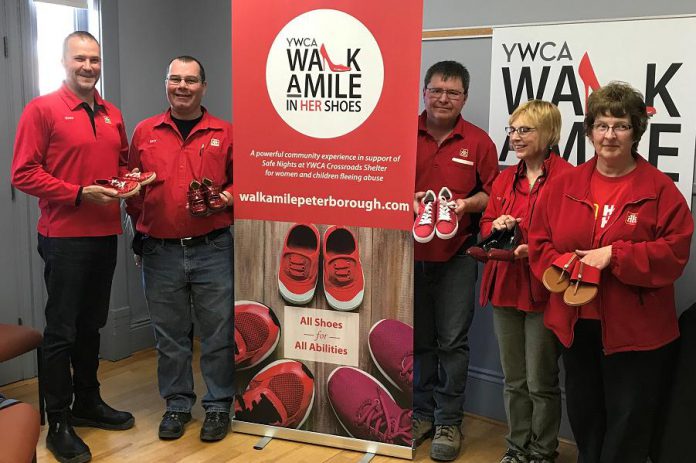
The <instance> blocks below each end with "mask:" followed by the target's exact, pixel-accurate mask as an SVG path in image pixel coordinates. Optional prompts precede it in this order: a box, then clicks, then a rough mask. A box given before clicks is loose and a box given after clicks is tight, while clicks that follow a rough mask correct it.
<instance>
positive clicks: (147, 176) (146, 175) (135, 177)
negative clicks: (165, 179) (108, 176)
mask: <svg viewBox="0 0 696 463" xmlns="http://www.w3.org/2000/svg"><path fill="white" fill-rule="evenodd" d="M156 178H157V174H156V173H154V172H128V173H127V174H123V175H121V180H130V181H131V182H138V183H139V184H140V186H145V185H149V184H150V183H152V182H154V181H155V179H156Z"/></svg>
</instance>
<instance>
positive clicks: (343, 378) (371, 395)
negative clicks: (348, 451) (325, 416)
mask: <svg viewBox="0 0 696 463" xmlns="http://www.w3.org/2000/svg"><path fill="white" fill-rule="evenodd" d="M326 387H327V390H328V396H329V403H330V404H331V407H332V408H333V411H334V413H335V414H336V417H337V418H338V421H339V422H340V423H341V426H343V429H345V430H346V432H347V433H348V434H349V435H350V436H352V437H356V438H358V439H367V440H373V441H378V442H384V443H387V444H395V445H408V446H411V418H412V417H411V410H405V409H403V408H401V407H399V406H398V405H397V404H396V402H394V398H393V397H392V396H391V394H389V391H387V389H386V388H385V387H384V386H382V385H381V384H380V383H379V381H377V380H376V379H375V378H373V377H372V376H370V375H369V374H367V373H365V372H364V371H362V370H358V369H357V368H353V367H338V368H336V369H335V370H334V371H332V372H331V374H330V375H329V378H328V379H327V385H326Z"/></svg>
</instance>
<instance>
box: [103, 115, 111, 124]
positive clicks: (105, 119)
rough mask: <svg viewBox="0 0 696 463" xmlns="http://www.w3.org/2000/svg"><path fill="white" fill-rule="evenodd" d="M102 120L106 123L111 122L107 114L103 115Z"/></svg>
mask: <svg viewBox="0 0 696 463" xmlns="http://www.w3.org/2000/svg"><path fill="white" fill-rule="evenodd" d="M104 122H105V123H107V124H111V119H109V116H104Z"/></svg>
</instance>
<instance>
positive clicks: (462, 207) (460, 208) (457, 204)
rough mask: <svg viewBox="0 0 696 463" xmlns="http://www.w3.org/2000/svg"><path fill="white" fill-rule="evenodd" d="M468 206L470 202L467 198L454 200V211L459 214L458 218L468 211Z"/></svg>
mask: <svg viewBox="0 0 696 463" xmlns="http://www.w3.org/2000/svg"><path fill="white" fill-rule="evenodd" d="M467 206H468V203H467V202H466V199H464V198H459V199H455V200H454V213H455V214H456V215H457V217H458V218H460V219H461V218H462V216H463V215H464V214H466V213H467V212H468V211H467Z"/></svg>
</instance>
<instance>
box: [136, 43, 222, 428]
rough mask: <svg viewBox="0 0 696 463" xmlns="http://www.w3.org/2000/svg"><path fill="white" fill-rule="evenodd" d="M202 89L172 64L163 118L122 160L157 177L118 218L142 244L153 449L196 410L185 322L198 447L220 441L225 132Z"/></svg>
mask: <svg viewBox="0 0 696 463" xmlns="http://www.w3.org/2000/svg"><path fill="white" fill-rule="evenodd" d="M206 85H207V84H206V80H205V70H204V68H203V66H202V65H201V63H200V62H199V61H198V60H197V59H195V58H193V57H191V56H180V57H178V58H175V59H173V60H172V61H171V62H170V64H169V67H168V68H167V77H166V83H165V88H166V92H167V99H168V100H169V109H168V110H167V111H165V112H164V113H163V114H159V115H156V116H153V117H150V118H149V119H146V120H144V121H142V122H141V123H140V124H138V126H137V127H136V129H135V132H134V134H133V139H132V140H131V147H130V152H129V159H128V165H129V166H130V168H138V169H140V170H141V171H143V172H145V171H147V172H155V173H156V175H157V177H156V179H155V181H154V182H152V183H150V184H149V185H147V186H145V187H144V188H143V192H142V193H141V195H140V196H137V197H134V199H131V200H129V201H128V206H127V211H128V214H129V215H130V216H131V218H132V220H133V223H135V224H136V225H135V226H136V230H137V231H138V233H140V234H142V235H143V239H142V241H141V244H140V247H141V251H142V266H143V281H144V285H145V296H146V298H147V303H148V308H149V310H150V317H151V319H152V324H153V326H154V330H155V338H156V340H157V352H158V354H159V355H158V369H157V376H158V381H159V389H160V395H161V396H162V398H163V399H165V401H166V412H165V413H164V415H163V417H162V421H161V423H160V427H159V437H160V438H161V439H178V438H179V437H181V436H182V435H183V433H184V425H185V424H186V423H187V422H188V421H190V420H191V408H192V407H193V404H194V403H195V401H196V394H195V393H194V391H193V373H192V371H191V360H192V356H193V352H192V348H193V346H192V339H191V336H190V335H189V333H190V331H191V326H192V322H193V313H194V312H195V314H196V320H197V322H198V325H199V333H200V338H201V373H202V374H203V379H204V381H205V383H206V386H207V387H208V392H207V394H206V395H205V397H203V408H204V409H205V421H204V423H203V427H202V428H201V434H200V438H201V440H203V441H217V440H221V439H223V438H224V437H225V436H226V435H227V432H228V430H229V426H230V416H229V413H230V406H231V404H232V398H233V395H234V384H233V373H234V319H233V314H234V311H233V307H234V300H233V286H232V284H233V273H232V271H233V267H232V254H233V242H232V235H231V233H230V225H231V224H232V220H233V219H232V126H231V124H230V123H229V122H225V121H223V120H221V119H218V118H216V117H213V116H212V115H210V114H209V113H208V111H207V110H206V109H205V108H204V107H202V106H201V100H202V98H203V96H204V95H205V92H206ZM201 185H203V187H201ZM205 185H207V186H205ZM203 198H205V199H203ZM136 239H137V238H136ZM136 243H137V241H136ZM137 247H138V246H135V248H137Z"/></svg>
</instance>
